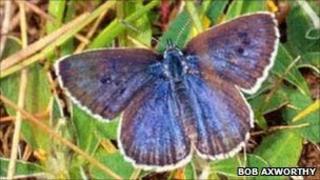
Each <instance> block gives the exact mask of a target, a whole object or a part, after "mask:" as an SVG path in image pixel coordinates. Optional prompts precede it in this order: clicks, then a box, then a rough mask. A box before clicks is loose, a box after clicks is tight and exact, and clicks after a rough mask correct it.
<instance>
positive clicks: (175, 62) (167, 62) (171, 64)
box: [163, 40, 186, 81]
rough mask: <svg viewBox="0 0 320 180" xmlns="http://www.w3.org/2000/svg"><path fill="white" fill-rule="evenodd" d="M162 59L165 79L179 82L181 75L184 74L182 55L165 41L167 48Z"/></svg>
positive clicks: (174, 46) (184, 65) (169, 41)
mask: <svg viewBox="0 0 320 180" xmlns="http://www.w3.org/2000/svg"><path fill="white" fill-rule="evenodd" d="M163 58H164V60H163V67H164V72H165V74H166V76H167V78H169V79H173V80H175V81H179V80H181V77H182V75H183V74H184V73H185V69H186V64H185V62H184V56H183V53H182V52H181V50H180V49H179V48H178V47H177V46H176V45H175V44H174V43H172V41H171V40H168V41H167V48H166V50H165V52H164V56H163Z"/></svg>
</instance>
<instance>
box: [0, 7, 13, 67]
mask: <svg viewBox="0 0 320 180" xmlns="http://www.w3.org/2000/svg"><path fill="white" fill-rule="evenodd" d="M11 3H12V2H11V1H6V2H5V3H4V18H3V21H2V24H1V25H2V27H1V39H0V58H1V57H2V53H3V50H4V46H5V43H6V40H7V34H8V32H9V29H10V27H9V26H10V18H11ZM0 67H1V66H0ZM0 72H1V71H0Z"/></svg>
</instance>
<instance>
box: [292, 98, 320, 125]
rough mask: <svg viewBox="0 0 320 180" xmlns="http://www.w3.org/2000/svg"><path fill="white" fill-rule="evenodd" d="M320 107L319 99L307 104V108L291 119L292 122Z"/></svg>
mask: <svg viewBox="0 0 320 180" xmlns="http://www.w3.org/2000/svg"><path fill="white" fill-rule="evenodd" d="M318 109H320V100H319V99H318V100H316V101H315V102H314V103H313V104H311V105H309V106H308V107H307V108H305V109H304V110H302V111H301V112H300V113H299V114H297V115H296V116H295V117H294V118H293V119H292V122H295V121H298V120H300V119H302V118H303V117H305V116H307V115H309V114H310V113H312V112H315V111H317V110H318Z"/></svg>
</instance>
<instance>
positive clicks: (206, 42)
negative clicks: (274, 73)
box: [185, 13, 279, 93]
mask: <svg viewBox="0 0 320 180" xmlns="http://www.w3.org/2000/svg"><path fill="white" fill-rule="evenodd" d="M278 37H279V32H278V29H277V22H276V20H275V18H274V17H273V15H272V14H270V13H255V14H251V15H245V16H241V17H239V18H236V19H233V20H231V21H228V22H226V23H223V24H221V25H217V26H214V27H212V28H211V29H209V30H208V31H206V32H203V33H201V34H199V35H198V36H196V37H195V38H193V39H192V40H191V41H190V42H189V43H188V44H187V46H186V49H185V53H186V54H188V55H189V56H190V57H193V58H196V59H198V61H199V62H200V63H201V64H202V66H205V67H210V68H211V69H212V71H215V72H216V73H217V74H218V75H219V76H220V77H222V78H223V79H225V80H226V81H231V82H232V83H234V84H236V85H237V86H239V87H241V88H242V89H243V91H245V92H247V93H254V92H255V91H256V90H257V89H258V88H259V86H260V85H261V83H262V82H263V80H264V79H265V78H266V76H267V73H268V71H269V69H270V68H271V67H272V65H273V61H274V58H275V55H276V50H277V45H278Z"/></svg>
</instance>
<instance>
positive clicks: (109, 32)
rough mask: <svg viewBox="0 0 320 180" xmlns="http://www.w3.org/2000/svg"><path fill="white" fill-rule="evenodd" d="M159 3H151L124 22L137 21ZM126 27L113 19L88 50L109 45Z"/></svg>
mask: <svg viewBox="0 0 320 180" xmlns="http://www.w3.org/2000/svg"><path fill="white" fill-rule="evenodd" d="M159 3H160V1H151V2H150V3H148V4H147V5H145V6H143V7H141V8H140V9H139V10H137V11H136V12H134V13H133V14H131V15H130V16H128V17H127V18H125V19H124V21H125V22H128V23H132V22H133V21H135V20H137V19H139V18H140V17H141V16H142V15H143V14H145V13H146V12H147V11H149V10H150V9H152V8H153V7H155V6H156V5H158V4H159ZM125 28H126V26H125V25H124V24H123V23H122V22H121V20H119V19H115V20H114V21H112V23H110V24H109V25H108V26H107V27H106V28H105V29H104V30H102V31H101V33H100V34H99V35H97V36H96V37H95V39H94V40H93V41H92V42H91V44H90V45H89V48H100V47H104V46H106V45H107V44H109V43H111V42H112V40H113V39H114V38H115V37H116V36H117V35H119V34H120V33H122V32H123V31H124V30H125Z"/></svg>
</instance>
